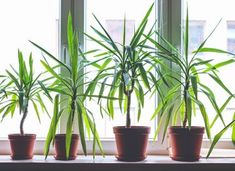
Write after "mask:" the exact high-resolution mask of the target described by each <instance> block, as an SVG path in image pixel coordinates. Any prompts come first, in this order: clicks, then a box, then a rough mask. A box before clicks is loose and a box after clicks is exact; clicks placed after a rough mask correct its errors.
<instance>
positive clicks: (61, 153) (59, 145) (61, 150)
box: [55, 134, 79, 160]
mask: <svg viewBox="0 0 235 171" xmlns="http://www.w3.org/2000/svg"><path fill="white" fill-rule="evenodd" d="M65 137H66V134H56V136H55V159H56V160H75V159H76V158H77V149H78V140H79V136H78V134H73V135H72V140H71V145H70V153H69V158H68V159H67V158H66V146H65Z"/></svg>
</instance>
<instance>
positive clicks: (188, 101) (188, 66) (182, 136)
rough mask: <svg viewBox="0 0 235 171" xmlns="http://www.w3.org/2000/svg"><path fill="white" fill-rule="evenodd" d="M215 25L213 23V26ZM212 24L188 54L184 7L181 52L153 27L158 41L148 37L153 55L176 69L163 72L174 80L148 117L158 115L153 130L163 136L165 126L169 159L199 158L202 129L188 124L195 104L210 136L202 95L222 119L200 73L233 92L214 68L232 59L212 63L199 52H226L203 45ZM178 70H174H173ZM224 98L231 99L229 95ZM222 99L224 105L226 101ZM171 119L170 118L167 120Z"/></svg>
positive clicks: (219, 109) (187, 24) (216, 68)
mask: <svg viewBox="0 0 235 171" xmlns="http://www.w3.org/2000/svg"><path fill="white" fill-rule="evenodd" d="M218 24H219V23H218ZM217 26H218V25H216V27H217ZM216 27H215V28H214V29H213V31H212V32H211V33H210V35H209V36H208V37H207V38H206V39H205V40H204V41H203V42H202V43H201V44H200V46H199V48H198V49H197V50H196V51H194V52H193V55H192V57H190V53H189V52H188V47H189V43H190V42H189V19H188V10H187V14H186V21H185V30H184V53H181V50H180V49H179V50H178V49H177V48H175V47H174V46H173V45H171V44H170V43H169V42H168V41H167V40H166V39H164V38H163V37H162V36H161V35H160V34H159V33H158V32H157V31H156V34H157V36H158V38H159V39H160V41H155V40H153V39H151V38H148V39H149V40H150V42H152V43H153V44H154V45H155V46H156V48H157V50H158V51H157V52H156V54H157V56H159V57H162V58H163V59H165V60H167V61H170V62H172V63H173V64H174V65H176V66H177V67H178V68H179V70H180V72H181V73H179V71H176V72H175V71H173V70H171V71H170V72H171V73H169V74H166V77H167V78H166V79H167V81H168V83H169V84H170V81H171V82H172V81H173V82H174V84H173V86H172V87H171V88H170V89H169V90H168V92H167V93H165V94H164V95H162V97H163V98H162V99H161V100H160V103H159V105H158V107H157V109H156V110H155V112H154V114H153V116H152V118H155V117H157V116H158V117H159V119H160V121H159V124H158V128H157V130H156V133H155V137H156V135H158V133H159V128H161V129H162V128H163V129H164V134H163V140H164V137H165V135H166V133H167V128H168V126H170V128H169V139H170V146H171V152H170V157H171V158H172V159H173V160H181V161H196V160H199V158H200V149H201V144H202V138H203V133H204V127H198V126H192V119H193V113H196V112H195V111H196V106H197V107H198V108H199V110H200V113H201V115H202V118H203V120H204V124H205V130H206V133H207V137H208V138H209V139H211V133H210V128H211V127H210V126H211V123H210V122H209V118H208V114H207V111H206V106H205V103H204V102H203V101H202V97H203V98H205V97H206V98H207V99H208V101H209V102H210V103H211V106H212V107H213V108H214V110H215V112H216V114H217V116H218V118H220V119H221V121H222V122H223V123H224V119H223V116H222V114H221V113H222V110H223V109H222V108H220V107H219V105H218V104H217V101H216V97H215V95H214V93H213V90H212V89H211V88H210V87H208V86H207V85H206V83H205V82H201V81H200V76H201V75H208V76H209V77H210V78H211V79H212V80H214V81H215V83H217V84H218V85H219V86H220V87H221V88H222V89H223V90H225V91H226V92H227V93H228V94H229V96H233V94H232V93H231V92H230V91H229V89H228V88H227V87H226V86H225V85H224V83H223V82H222V80H221V79H220V78H219V75H218V74H217V71H218V70H219V69H220V68H221V67H223V66H224V65H227V64H231V63H233V62H234V59H227V60H226V61H222V62H220V63H217V64H213V63H212V61H213V60H212V59H205V58H202V57H201V56H199V55H198V54H199V53H201V52H205V53H206V52H213V53H227V54H229V53H228V52H225V51H223V50H219V49H215V48H206V47H204V45H205V43H206V41H207V40H208V38H209V37H210V36H211V35H212V34H213V32H214V31H215V29H216ZM177 72H178V74H177ZM228 99H231V97H229V98H228ZM226 104H227V103H225V104H224V105H226ZM171 120H172V122H171ZM179 120H180V121H181V125H180V126H175V125H177V123H178V121H179Z"/></svg>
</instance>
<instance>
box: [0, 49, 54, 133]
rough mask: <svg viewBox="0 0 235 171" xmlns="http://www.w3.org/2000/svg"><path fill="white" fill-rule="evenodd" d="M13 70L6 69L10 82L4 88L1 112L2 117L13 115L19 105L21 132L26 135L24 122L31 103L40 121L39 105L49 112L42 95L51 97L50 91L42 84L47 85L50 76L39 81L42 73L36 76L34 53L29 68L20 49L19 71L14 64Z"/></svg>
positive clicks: (30, 58) (30, 57)
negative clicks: (34, 71) (45, 89)
mask: <svg viewBox="0 0 235 171" xmlns="http://www.w3.org/2000/svg"><path fill="white" fill-rule="evenodd" d="M11 70H12V71H10V70H8V69H7V70H6V73H7V77H8V79H7V80H8V81H9V83H8V84H7V86H5V88H4V89H3V90H4V91H3V92H4V93H5V94H4V95H3V97H2V98H3V101H2V102H1V104H0V106H2V107H1V108H0V112H1V113H3V114H2V119H4V118H5V117H6V116H7V115H9V114H11V117H13V115H14V113H15V110H16V108H17V107H19V114H20V115H22V119H21V121H20V134H21V135H24V122H25V119H26V117H27V115H28V107H29V104H30V103H32V105H33V107H34V110H35V113H36V115H37V118H38V120H39V122H41V121H40V113H39V109H38V106H41V109H42V111H46V113H47V114H48V111H47V108H46V105H45V103H44V101H43V100H42V99H43V98H42V97H41V95H42V93H43V92H44V94H46V95H47V96H48V97H49V99H51V97H50V95H49V94H48V92H47V91H43V88H42V86H43V87H45V85H44V82H45V81H46V80H48V79H49V78H48V79H44V80H43V81H39V77H40V76H41V75H42V74H39V75H37V76H36V77H35V76H34V73H33V57H32V53H31V54H30V56H29V61H28V68H27V66H26V62H25V61H24V57H23V54H22V52H21V51H20V50H18V71H17V69H15V68H14V67H13V66H11ZM9 99H10V100H9ZM48 115H49V114H48Z"/></svg>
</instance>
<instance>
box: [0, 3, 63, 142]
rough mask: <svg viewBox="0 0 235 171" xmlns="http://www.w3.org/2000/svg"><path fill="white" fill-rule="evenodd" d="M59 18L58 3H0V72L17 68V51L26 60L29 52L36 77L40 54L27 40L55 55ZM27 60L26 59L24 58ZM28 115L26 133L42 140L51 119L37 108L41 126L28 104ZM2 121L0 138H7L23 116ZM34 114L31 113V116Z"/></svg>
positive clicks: (38, 71)
mask: <svg viewBox="0 0 235 171" xmlns="http://www.w3.org/2000/svg"><path fill="white" fill-rule="evenodd" d="M58 19H59V0H50V1H48V0H34V1H32V0H20V1H18V0H11V1H0V21H1V28H0V37H1V39H0V49H1V61H2V62H1V63H0V72H1V73H4V72H5V69H7V68H8V69H9V68H10V66H9V65H10V64H11V65H12V66H13V67H15V68H17V67H18V58H17V53H18V52H17V50H18V48H19V49H20V50H21V51H22V52H23V54H24V57H25V58H26V57H28V56H29V54H30V52H32V54H33V60H34V74H35V76H36V75H37V74H39V73H40V72H42V71H44V68H43V67H42V65H41V63H40V59H41V52H40V51H39V50H37V49H36V48H35V47H33V45H32V44H30V43H29V41H28V40H31V41H35V42H38V43H39V44H42V45H43V46H44V47H45V48H46V49H48V50H49V51H50V52H52V53H53V54H54V55H55V56H57V55H58V29H59V25H58ZM25 60H26V61H28V59H27V58H26V59H25ZM17 69H18V68H17ZM46 104H48V111H49V112H50V113H52V109H53V108H52V107H53V104H52V103H50V102H49V101H48V102H47V103H46ZM29 111H30V113H29V115H28V118H27V119H26V122H25V132H26V133H36V134H37V138H45V136H46V134H47V131H48V127H49V124H50V119H49V117H48V116H47V114H46V113H45V112H44V113H42V111H41V110H40V108H39V112H40V113H41V116H40V117H41V123H43V124H40V123H39V122H38V119H37V115H36V113H35V112H34V110H33V106H32V105H30V109H29ZM15 112H17V113H16V114H15V116H14V117H13V118H12V119H11V116H10V114H9V116H7V117H5V118H4V121H3V122H1V124H0V130H1V134H0V137H4V138H5V137H7V135H8V134H9V133H19V126H20V122H19V120H20V119H21V117H22V116H20V115H18V109H17V110H16V111H15ZM32 112H34V113H32Z"/></svg>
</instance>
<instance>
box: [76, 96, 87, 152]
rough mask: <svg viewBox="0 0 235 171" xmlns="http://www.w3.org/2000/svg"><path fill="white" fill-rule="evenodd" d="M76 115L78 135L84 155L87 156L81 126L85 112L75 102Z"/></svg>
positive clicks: (82, 126) (81, 106) (82, 127)
mask: <svg viewBox="0 0 235 171" xmlns="http://www.w3.org/2000/svg"><path fill="white" fill-rule="evenodd" d="M77 115H78V127H79V134H80V139H81V144H82V149H83V152H84V154H85V155H87V151H86V141H85V140H86V139H85V130H84V124H83V116H84V115H86V112H85V111H84V109H83V105H82V104H81V103H79V101H77Z"/></svg>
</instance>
